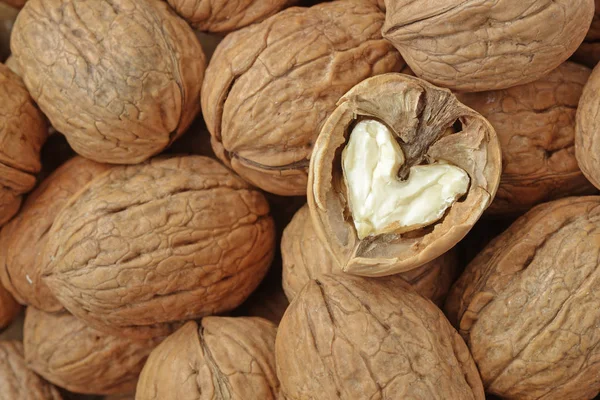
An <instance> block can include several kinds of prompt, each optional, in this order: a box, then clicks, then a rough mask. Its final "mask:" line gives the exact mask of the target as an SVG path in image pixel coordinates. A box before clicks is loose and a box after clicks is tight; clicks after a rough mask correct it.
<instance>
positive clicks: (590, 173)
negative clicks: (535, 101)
mask: <svg viewBox="0 0 600 400" xmlns="http://www.w3.org/2000/svg"><path fill="white" fill-rule="evenodd" d="M599 90H600V68H599V67H596V68H594V70H593V71H592V75H591V76H590V78H589V79H588V81H587V83H586V84H585V87H584V88H583V93H582V95H581V98H580V99H579V106H578V108H577V117H576V124H575V156H576V157H577V162H578V163H579V168H581V171H582V172H583V174H584V175H585V177H586V178H587V179H589V181H590V182H592V183H593V184H594V186H596V187H597V188H600V157H599V156H598V152H599V151H600V140H598V139H599V138H600V131H599V130H598V128H599V125H598V118H597V115H598V112H599V110H600V97H598V91H599Z"/></svg>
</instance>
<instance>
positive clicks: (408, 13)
mask: <svg viewBox="0 0 600 400" xmlns="http://www.w3.org/2000/svg"><path fill="white" fill-rule="evenodd" d="M386 7H387V9H386V19H385V25H384V27H383V36H384V37H385V38H386V39H388V40H390V41H391V42H392V43H393V44H394V46H396V48H397V49H398V50H399V51H400V53H402V56H403V57H404V59H405V60H406V62H407V63H408V65H410V67H411V68H412V70H413V71H414V72H415V74H416V75H417V76H418V77H420V78H423V79H426V80H427V81H429V82H432V83H433V84H436V85H439V86H443V87H448V88H452V89H455V90H459V91H468V92H476V91H483V90H495V89H504V88H508V87H511V86H515V85H520V84H524V83H528V82H532V81H534V80H536V79H539V78H540V77H542V76H543V75H545V74H547V73H548V72H550V71H552V70H553V69H554V68H556V67H558V66H559V65H560V64H561V63H562V62H564V61H565V60H567V59H568V58H569V57H570V56H571V55H572V54H573V53H574V52H575V50H577V47H578V46H579V45H580V44H581V42H582V41H583V39H584V37H585V35H586V33H587V31H588V28H589V26H590V23H591V21H592V17H593V16H594V0H504V1H486V0H421V1H414V0H386Z"/></svg>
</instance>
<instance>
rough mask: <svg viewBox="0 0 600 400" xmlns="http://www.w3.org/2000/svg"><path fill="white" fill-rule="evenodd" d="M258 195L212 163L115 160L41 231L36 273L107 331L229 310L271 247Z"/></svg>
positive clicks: (153, 330) (142, 329) (143, 331)
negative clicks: (41, 263) (44, 235)
mask: <svg viewBox="0 0 600 400" xmlns="http://www.w3.org/2000/svg"><path fill="white" fill-rule="evenodd" d="M274 247H275V232H274V224H273V221H272V219H271V217H270V216H269V205H268V203H267V201H266V200H265V198H264V197H263V195H262V194H261V193H260V192H259V191H258V190H256V189H254V188H252V187H250V186H249V185H248V184H246V183H245V182H244V181H242V180H241V179H240V178H239V177H238V176H236V175H234V174H233V173H231V172H230V171H229V170H228V169H226V168H225V167H223V166H222V165H221V164H219V163H218V162H217V161H215V160H212V159H210V158H206V157H199V156H187V157H172V158H167V159H163V158H159V159H153V160H151V161H150V162H149V163H146V164H141V165H135V166H121V167H114V168H112V169H111V170H110V171H109V172H108V173H105V174H103V175H101V176H99V177H97V178H96V179H94V180H93V181H92V182H91V183H90V184H88V185H87V186H86V187H85V188H84V189H83V190H82V191H80V192H78V193H77V194H76V195H75V196H74V197H71V199H70V200H69V202H68V204H67V205H66V206H65V208H64V209H63V210H62V212H60V213H59V215H58V216H57V217H56V219H55V220H54V224H53V225H52V228H51V230H50V232H49V233H48V243H47V245H46V249H45V253H44V256H43V257H44V260H45V262H46V263H47V264H45V267H44V270H43V273H42V276H43V279H44V280H45V282H46V284H47V285H48V287H49V288H50V290H51V291H52V293H53V294H54V295H55V296H56V298H57V299H58V300H59V301H60V302H61V303H62V304H63V305H64V307H65V308H66V309H67V310H68V311H70V312H71V313H72V314H74V315H75V316H76V317H79V318H81V319H83V320H84V321H85V322H87V323H88V324H90V326H92V327H95V328H97V329H99V330H103V331H105V332H107V333H112V334H115V335H132V336H136V337H147V336H161V335H164V334H168V333H169V332H170V330H171V326H170V325H169V324H168V323H169V322H173V321H181V320H186V319H193V318H197V317H200V316H204V315H207V314H215V313H219V312H224V311H228V310H231V309H233V308H235V307H237V306H238V305H239V304H241V303H242V302H243V301H244V300H245V299H246V298H247V297H248V295H249V294H250V293H251V292H252V291H253V290H254V289H255V288H256V287H257V286H258V284H259V283H260V281H261V279H262V278H263V276H264V275H265V273H266V271H267V269H268V267H269V265H270V263H271V260H272V257H273V253H274Z"/></svg>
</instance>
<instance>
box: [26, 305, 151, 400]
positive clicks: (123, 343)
mask: <svg viewBox="0 0 600 400" xmlns="http://www.w3.org/2000/svg"><path fill="white" fill-rule="evenodd" d="M160 341H161V339H157V338H154V339H145V340H135V339H129V338H122V337H117V336H111V335H106V334H104V333H102V332H99V331H97V330H95V329H93V328H89V327H88V326H87V325H85V323H84V322H83V321H81V320H79V319H77V318H75V317H74V316H72V315H71V314H69V313H66V312H63V313H58V314H49V313H46V312H44V311H39V310H36V309H35V308H33V307H28V308H27V313H26V315H25V326H24V328H23V344H24V348H25V361H26V362H27V365H28V367H29V368H31V369H32V370H33V371H35V372H36V373H38V374H39V375H40V376H42V377H44V378H45V379H47V380H48V381H49V382H52V383H54V384H55V385H57V386H60V387H63V388H65V389H68V390H70V391H72V392H75V393H87V394H126V393H133V392H134V391H135V387H136V385H137V380H138V376H139V373H140V372H141V370H142V367H143V366H144V363H145V362H146V359H147V358H148V355H149V354H150V352H151V351H152V350H153V349H154V348H155V347H156V346H157V345H158V344H159V343H160Z"/></svg>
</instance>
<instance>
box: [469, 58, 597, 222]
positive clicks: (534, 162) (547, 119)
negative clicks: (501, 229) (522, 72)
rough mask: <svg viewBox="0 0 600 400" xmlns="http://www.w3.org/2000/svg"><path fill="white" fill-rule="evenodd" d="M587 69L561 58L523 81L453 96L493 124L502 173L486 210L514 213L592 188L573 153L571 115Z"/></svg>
mask: <svg viewBox="0 0 600 400" xmlns="http://www.w3.org/2000/svg"><path fill="white" fill-rule="evenodd" d="M590 72H591V71H590V70H589V69H588V68H586V67H583V66H580V65H577V64H575V63H571V62H566V63H564V64H562V65H560V66H559V67H558V68H556V69H555V70H554V71H552V72H551V73H549V74H548V75H545V76H544V77H542V78H540V79H538V80H537V81H535V82H531V83H528V84H525V85H520V86H515V87H512V88H510V89H504V90H496V91H490V92H480V93H465V94H462V95H458V99H459V100H460V101H461V102H462V103H464V104H465V105H467V106H469V107H471V108H472V109H474V110H475V111H477V112H479V113H480V114H481V115H483V116H484V117H485V118H487V120H488V121H489V122H490V123H491V124H492V125H493V126H494V129H495V130H496V134H497V135H498V139H499V140H500V148H501V149H502V163H503V169H502V176H501V177H500V186H499V187H498V192H497V193H496V197H495V198H494V202H493V203H492V204H491V206H490V207H489V208H488V210H487V211H486V212H487V213H490V214H518V213H522V212H525V211H528V210H529V209H530V208H531V207H533V206H534V205H536V204H539V203H543V202H546V201H549V200H554V199H557V198H560V197H566V196H571V195H577V194H592V193H593V192H594V191H595V188H594V187H593V186H592V185H591V184H590V183H589V181H588V180H587V179H586V178H585V176H584V175H583V173H582V172H581V170H580V169H579V166H578V165H577V160H576V158H575V115H576V112H577V104H578V103H579V98H580V97H581V92H582V91H583V87H584V85H585V83H586V82H587V80H588V77H589V76H590Z"/></svg>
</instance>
